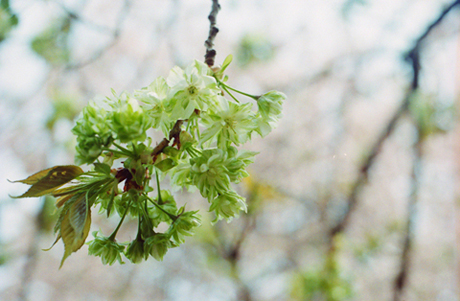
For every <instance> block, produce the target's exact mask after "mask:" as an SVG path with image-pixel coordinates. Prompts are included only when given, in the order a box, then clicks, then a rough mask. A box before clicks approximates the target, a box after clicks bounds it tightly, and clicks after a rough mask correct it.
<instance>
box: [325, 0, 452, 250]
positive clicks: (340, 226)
mask: <svg viewBox="0 0 460 301" xmlns="http://www.w3.org/2000/svg"><path fill="white" fill-rule="evenodd" d="M459 4H460V0H457V1H454V2H453V3H452V4H450V5H449V6H447V7H446V8H445V9H444V10H443V11H442V12H441V14H440V15H439V16H438V18H436V20H434V21H433V22H432V23H431V24H430V25H429V26H428V27H427V29H426V30H425V32H423V34H422V35H420V36H419V37H418V38H417V40H416V41H415V44H414V46H413V47H412V48H411V49H410V50H409V51H408V52H406V54H405V56H404V58H405V60H406V61H407V62H408V63H410V64H411V67H412V80H411V85H410V88H409V90H408V91H407V93H406V95H405V97H404V99H403V101H402V103H401V105H400V106H399V108H398V109H397V110H396V111H395V113H394V114H393V116H392V117H391V118H390V120H389V122H388V124H387V126H386V127H385V129H384V130H383V131H382V132H381V134H380V135H379V136H378V138H377V140H376V142H375V143H374V145H373V146H372V147H371V152H370V153H369V155H368V156H367V158H366V160H364V162H363V164H362V165H361V167H360V168H359V172H360V174H359V176H358V178H357V179H356V181H355V183H354V184H353V185H352V190H351V193H350V195H349V197H348V200H347V203H348V207H347V209H346V211H345V213H344V215H343V216H342V218H341V219H340V220H339V222H338V223H337V224H336V225H335V226H334V227H333V228H332V229H331V230H330V238H333V237H334V236H335V235H337V234H339V233H342V232H343V231H344V228H345V227H346V225H347V223H348V221H349V219H350V215H351V213H352V212H353V210H354V209H355V207H356V203H357V196H358V194H359V192H360V191H361V188H362V187H363V186H364V184H365V183H366V182H367V180H368V177H369V169H370V168H371V167H372V166H373V164H374V163H375V159H376V157H377V155H378V154H379V153H380V150H381V148H382V145H383V142H385V140H386V139H387V138H388V137H389V136H390V135H391V134H392V133H393V130H394V128H395V126H396V124H397V122H398V121H399V120H400V119H401V117H402V116H403V115H405V113H407V111H408V108H409V104H410V101H411V99H412V95H413V94H414V92H415V91H416V90H417V89H418V86H419V72H420V47H421V44H422V43H423V42H424V40H425V39H426V37H427V36H428V35H429V33H430V32H431V31H432V30H433V29H434V28H435V27H436V26H437V25H438V24H439V23H441V21H442V20H443V19H444V18H445V16H446V15H447V14H448V13H449V12H450V11H451V10H452V9H453V8H454V7H455V6H457V5H459ZM330 244H333V239H330Z"/></svg>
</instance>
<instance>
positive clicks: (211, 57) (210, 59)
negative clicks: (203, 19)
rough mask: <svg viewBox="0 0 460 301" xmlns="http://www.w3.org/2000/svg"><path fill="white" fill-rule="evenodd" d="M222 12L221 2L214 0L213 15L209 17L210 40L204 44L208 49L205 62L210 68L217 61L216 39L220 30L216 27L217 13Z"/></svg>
mask: <svg viewBox="0 0 460 301" xmlns="http://www.w3.org/2000/svg"><path fill="white" fill-rule="evenodd" d="M219 10H220V4H219V0H212V9H211V13H210V14H209V16H208V19H209V23H210V25H209V35H208V39H207V40H206V41H205V42H204V46H205V47H206V55H205V56H204V62H205V63H206V64H207V65H208V66H209V67H212V66H214V61H215V59H216V50H214V39H215V38H216V35H217V33H218V32H219V28H217V27H216V18H217V13H218V12H219Z"/></svg>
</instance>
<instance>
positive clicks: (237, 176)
mask: <svg viewBox="0 0 460 301" xmlns="http://www.w3.org/2000/svg"><path fill="white" fill-rule="evenodd" d="M230 62H231V56H229V57H228V58H227V59H226V60H225V61H224V63H223V65H222V66H221V68H216V69H213V70H211V69H210V68H209V67H208V66H207V65H206V64H204V63H201V62H198V61H195V62H194V63H192V64H191V65H190V66H188V67H186V68H185V69H182V68H179V67H174V68H173V69H172V70H171V72H170V74H169V76H168V77H167V78H163V77H158V78H157V79H155V80H154V81H153V82H152V83H151V84H150V85H149V86H147V87H145V88H142V89H139V90H136V91H134V92H132V93H128V92H122V93H121V94H117V93H115V92H114V91H112V96H110V97H107V98H106V99H104V100H101V101H90V102H89V103H88V105H87V106H86V107H85V108H84V109H83V112H82V114H81V115H80V117H79V118H78V120H77V121H76V125H75V127H74V128H73V129H72V132H73V133H74V134H75V135H76V139H77V145H76V157H75V161H76V163H77V164H79V165H80V164H89V165H91V166H92V169H91V171H89V172H83V170H81V169H80V168H79V167H78V166H57V167H54V168H51V169H48V170H44V171H41V172H39V173H37V174H35V175H32V176H30V177H29V178H27V179H25V180H21V182H22V183H25V184H30V185H32V187H31V188H30V189H29V191H28V192H27V193H26V194H24V195H22V196H21V197H26V196H38V195H43V194H51V195H54V196H56V197H58V200H57V206H58V207H59V208H61V207H62V208H61V211H60V212H61V216H60V219H59V221H58V224H57V225H56V232H58V239H59V238H62V240H63V241H64V245H65V246H66V253H65V255H64V258H63V260H64V259H65V258H66V257H67V256H68V255H69V254H70V253H72V252H75V251H76V250H78V249H79V248H80V247H81V245H82V244H83V243H84V241H85V239H86V236H87V235H88V232H89V225H90V220H91V215H90V209H91V208H92V207H93V206H98V207H99V212H100V213H105V214H107V216H111V215H115V214H116V215H118V216H119V217H120V221H119V224H118V226H117V227H116V229H115V230H114V231H113V233H112V234H111V235H110V236H108V237H105V236H103V235H100V234H98V233H97V232H95V233H94V237H95V239H94V240H93V241H91V242H89V253H90V254H93V255H96V256H100V257H101V259H102V262H103V263H104V264H113V263H114V262H115V261H118V262H120V263H123V260H122V255H123V256H124V257H126V258H127V259H128V260H130V261H131V262H133V263H139V262H141V261H142V260H147V259H148V258H149V257H150V256H152V257H153V258H155V259H157V260H162V259H163V256H164V255H165V254H166V252H167V251H168V249H170V248H172V247H177V246H179V245H180V244H182V243H184V241H185V237H186V236H191V235H193V234H194V232H195V230H196V228H197V227H198V226H200V224H201V221H200V216H199V215H198V212H197V211H187V210H186V209H185V206H182V207H180V208H178V206H177V204H176V201H175V199H174V196H173V195H172V193H171V192H170V191H169V190H162V189H161V187H160V186H161V183H162V182H163V181H169V184H170V186H172V187H175V188H179V189H182V188H193V187H195V188H196V189H198V190H199V192H200V193H201V195H202V196H203V197H204V198H205V199H207V201H208V202H209V204H210V205H209V210H210V211H211V212H213V213H214V215H215V220H214V222H216V221H218V220H221V219H226V220H227V221H230V220H231V219H232V218H234V217H236V216H238V214H239V213H240V212H241V211H246V203H245V199H244V198H243V197H242V196H240V195H239V194H238V193H237V192H236V191H235V189H234V187H233V186H232V185H233V183H239V182H240V181H241V180H242V178H244V177H246V176H248V173H247V171H246V168H247V166H248V165H249V164H251V163H253V162H254V156H255V155H256V154H257V153H256V152H251V151H246V150H238V149H237V148H236V147H238V146H241V145H242V144H244V143H245V142H247V141H248V140H250V139H251V138H252V137H253V135H260V136H265V135H267V134H268V133H269V132H270V131H271V130H272V129H273V128H275V127H276V124H277V122H278V121H279V119H280V118H281V109H282V103H283V101H284V100H285V98H286V97H285V95H284V94H282V93H280V92H276V91H270V92H268V93H265V94H263V95H261V96H254V95H250V94H247V93H244V92H241V91H238V90H236V89H234V88H232V87H231V86H229V85H228V84H227V83H226V82H227V78H226V76H224V74H223V72H224V71H225V69H226V68H227V66H228V65H229V64H230ZM236 95H240V96H244V98H243V99H246V100H249V102H242V101H243V99H239V98H237V97H236ZM255 104H256V105H255ZM149 131H159V132H161V133H162V134H163V135H164V138H163V140H162V141H160V142H158V143H153V142H152V139H151V138H150V137H149V135H148V134H149ZM120 162H121V163H120ZM56 177H57V180H56ZM160 182H161V183H160ZM50 183H51V184H50ZM61 186H62V187H61ZM37 190H40V191H39V192H36V191H37ZM126 217H130V218H134V219H137V221H138V230H137V235H136V238H135V239H134V240H133V241H131V242H117V240H116V235H117V233H118V230H119V229H120V227H121V225H122V223H123V221H124V220H125V218H126ZM76 221H78V223H77V222H76ZM162 225H163V226H162ZM164 225H166V227H165V226H164ZM159 229H167V230H165V231H160V230H159Z"/></svg>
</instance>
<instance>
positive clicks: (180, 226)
mask: <svg viewBox="0 0 460 301" xmlns="http://www.w3.org/2000/svg"><path fill="white" fill-rule="evenodd" d="M179 211H184V207H182V208H181V209H180V210H179ZM197 212H198V211H187V212H183V213H181V214H180V215H179V217H178V218H177V219H176V220H175V221H174V223H173V224H172V225H171V226H170V227H169V230H168V234H169V235H170V237H171V238H172V239H173V241H174V242H175V243H176V244H183V243H184V236H192V235H193V234H194V233H195V228H197V227H199V226H200V225H201V220H200V217H199V215H198V214H196V213H197Z"/></svg>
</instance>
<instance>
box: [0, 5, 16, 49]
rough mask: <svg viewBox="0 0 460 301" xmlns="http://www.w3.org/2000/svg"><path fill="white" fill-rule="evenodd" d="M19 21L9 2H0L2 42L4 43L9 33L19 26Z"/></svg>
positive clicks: (0, 35)
mask: <svg viewBox="0 0 460 301" xmlns="http://www.w3.org/2000/svg"><path fill="white" fill-rule="evenodd" d="M18 22H19V20H18V17H17V16H16V14H14V13H13V12H12V10H11V8H10V2H9V0H1V1H0V42H2V41H3V40H4V39H5V38H6V37H7V36H8V33H9V32H10V31H11V30H12V29H13V28H14V27H15V26H16V25H17V24H18Z"/></svg>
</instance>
